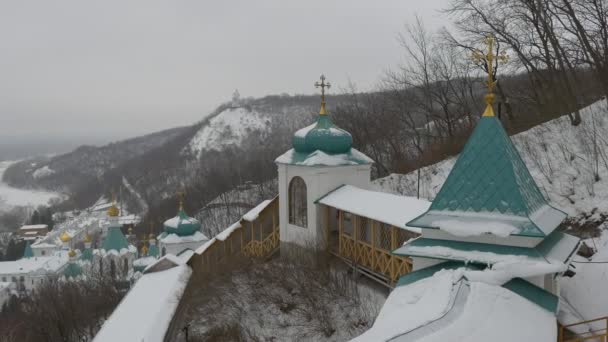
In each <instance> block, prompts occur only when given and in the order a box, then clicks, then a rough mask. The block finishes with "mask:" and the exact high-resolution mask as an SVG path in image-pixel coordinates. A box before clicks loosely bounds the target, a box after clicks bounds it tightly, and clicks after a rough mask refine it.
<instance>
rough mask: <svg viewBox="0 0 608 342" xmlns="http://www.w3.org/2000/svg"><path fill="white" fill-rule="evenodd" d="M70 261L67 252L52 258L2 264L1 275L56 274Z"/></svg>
mask: <svg viewBox="0 0 608 342" xmlns="http://www.w3.org/2000/svg"><path fill="white" fill-rule="evenodd" d="M68 261H69V258H68V253H67V251H59V252H57V253H55V254H54V255H52V256H44V257H31V258H22V259H19V260H15V261H2V262H0V274H27V273H31V272H36V271H40V272H42V273H54V272H57V271H58V270H59V269H61V268H62V267H63V266H65V264H67V263H68Z"/></svg>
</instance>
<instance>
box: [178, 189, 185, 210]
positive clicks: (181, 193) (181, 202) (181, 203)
mask: <svg viewBox="0 0 608 342" xmlns="http://www.w3.org/2000/svg"><path fill="white" fill-rule="evenodd" d="M185 196H186V191H183V190H182V191H178V192H177V198H178V199H179V210H184V197H185Z"/></svg>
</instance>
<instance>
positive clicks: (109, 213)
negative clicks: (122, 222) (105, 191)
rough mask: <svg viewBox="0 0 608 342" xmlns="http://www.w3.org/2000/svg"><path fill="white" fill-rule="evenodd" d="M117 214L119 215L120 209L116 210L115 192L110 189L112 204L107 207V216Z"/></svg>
mask: <svg viewBox="0 0 608 342" xmlns="http://www.w3.org/2000/svg"><path fill="white" fill-rule="evenodd" d="M119 215H120V211H119V210H118V207H117V206H116V194H115V193H114V191H112V206H110V208H108V216H110V217H117V216H119Z"/></svg>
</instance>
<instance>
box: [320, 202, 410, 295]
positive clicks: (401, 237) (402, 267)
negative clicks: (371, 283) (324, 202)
mask: <svg viewBox="0 0 608 342" xmlns="http://www.w3.org/2000/svg"><path fill="white" fill-rule="evenodd" d="M326 210H327V213H326V215H327V217H328V220H327V227H326V228H327V241H328V246H329V250H330V252H331V253H332V254H334V255H336V256H338V257H339V258H341V259H342V260H343V261H345V262H346V263H347V264H348V265H349V266H350V267H352V268H353V269H354V270H356V271H358V272H360V273H362V274H364V275H366V276H368V277H370V278H372V279H374V280H376V281H379V282H381V283H383V284H385V285H387V286H389V287H394V285H395V284H396V282H397V280H398V279H399V277H401V276H402V275H404V274H407V273H409V272H410V271H411V270H412V262H411V260H410V259H409V258H407V257H401V256H397V255H394V254H392V253H391V252H392V251H393V250H395V249H396V248H397V247H399V246H401V245H402V244H403V243H404V242H405V241H407V240H409V239H411V238H413V237H416V236H417V234H415V233H412V232H410V231H407V230H405V229H401V228H397V227H394V226H391V225H388V224H386V223H383V222H379V221H375V220H372V219H370V218H367V217H362V216H357V215H355V214H352V213H349V212H346V211H342V210H338V209H334V208H329V207H327V209H326ZM333 216H337V220H336V221H337V222H334V225H337V229H336V227H333V226H332V220H331V219H330V218H331V217H333Z"/></svg>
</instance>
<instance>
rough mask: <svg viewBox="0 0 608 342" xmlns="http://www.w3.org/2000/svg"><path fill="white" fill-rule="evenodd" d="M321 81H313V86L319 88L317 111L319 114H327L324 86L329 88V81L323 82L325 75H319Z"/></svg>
mask: <svg viewBox="0 0 608 342" xmlns="http://www.w3.org/2000/svg"><path fill="white" fill-rule="evenodd" d="M320 79H321V82H315V88H321V110H320V111H319V115H327V111H326V110H325V88H327V89H329V88H331V84H330V83H329V82H325V75H323V74H322V75H321V77H320Z"/></svg>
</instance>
